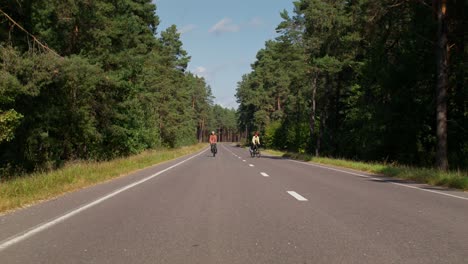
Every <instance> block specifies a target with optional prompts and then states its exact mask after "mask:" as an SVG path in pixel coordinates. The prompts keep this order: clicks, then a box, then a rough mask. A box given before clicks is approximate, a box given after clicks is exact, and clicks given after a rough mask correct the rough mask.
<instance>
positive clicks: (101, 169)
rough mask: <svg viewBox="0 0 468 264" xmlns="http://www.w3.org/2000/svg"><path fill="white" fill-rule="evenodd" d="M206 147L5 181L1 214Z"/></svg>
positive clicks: (1, 189)
mask: <svg viewBox="0 0 468 264" xmlns="http://www.w3.org/2000/svg"><path fill="white" fill-rule="evenodd" d="M205 147H206V144H198V145H194V146H189V147H182V148H178V149H161V150H149V151H145V152H143V153H141V154H138V155H135V156H131V157H127V158H120V159H115V160H112V161H107V162H75V163H71V164H68V165H66V166H65V167H63V168H61V169H58V170H55V171H51V172H47V173H34V174H30V175H26V176H22V177H16V178H12V179H8V180H3V181H1V182H0V213H1V212H5V211H8V210H12V209H16V208H20V207H24V206H26V205H29V204H32V203H34V202H37V201H42V200H47V199H51V198H53V197H56V196H59V195H61V194H63V193H66V192H70V191H74V190H78V189H81V188H84V187H87V186H91V185H94V184H97V183H100V182H103V181H106V180H110V179H113V178H116V177H119V176H123V175H126V174H129V173H131V172H134V171H136V170H139V169H143V168H145V167H149V166H151V165H154V164H157V163H161V162H164V161H168V160H171V159H174V158H178V157H181V156H184V155H187V154H190V153H194V152H196V151H198V150H201V149H202V148H205Z"/></svg>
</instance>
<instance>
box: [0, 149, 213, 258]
mask: <svg viewBox="0 0 468 264" xmlns="http://www.w3.org/2000/svg"><path fill="white" fill-rule="evenodd" d="M207 150H208V149H205V150H204V151H201V152H200V153H198V154H196V155H194V156H192V157H189V158H187V159H185V160H183V161H180V162H178V163H176V164H174V165H172V166H170V167H168V168H166V169H164V170H162V171H159V172H157V173H155V174H153V175H151V176H149V177H147V178H144V179H142V180H139V181H137V182H134V183H132V184H129V185H127V186H125V187H122V188H120V189H118V190H116V191H114V192H112V193H110V194H108V195H106V196H104V197H101V198H99V199H97V200H95V201H94V202H91V203H88V204H86V205H84V206H81V207H79V208H77V209H75V210H73V211H71V212H69V213H67V214H65V215H62V216H60V217H58V218H55V219H54V220H52V221H49V222H45V223H42V224H39V225H37V226H36V227H33V228H31V229H29V230H28V231H26V232H24V233H22V234H17V235H14V236H12V237H10V238H8V239H6V240H4V241H2V242H1V244H0V251H3V250H5V249H6V248H8V247H10V246H12V245H14V244H16V243H19V242H21V241H23V240H25V239H28V238H29V237H31V236H34V235H35V234H37V233H39V232H41V231H44V230H46V229H48V228H50V227H52V226H54V225H56V224H58V223H60V222H63V221H65V220H67V219H68V218H70V217H72V216H74V215H76V214H79V213H80V212H82V211H84V210H86V209H89V208H91V207H93V206H95V205H97V204H100V203H102V202H104V201H105V200H108V199H110V198H112V197H114V196H116V195H117V194H119V193H121V192H124V191H126V190H128V189H130V188H133V187H135V186H137V185H140V184H142V183H144V182H146V181H149V180H151V179H153V178H154V177H157V176H159V175H160V174H162V173H164V172H166V171H168V170H171V169H173V168H175V167H177V166H179V165H181V164H182V163H184V162H186V161H189V160H191V159H193V158H195V157H197V156H199V155H201V154H202V153H204V152H206V151H207Z"/></svg>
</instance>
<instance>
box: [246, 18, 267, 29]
mask: <svg viewBox="0 0 468 264" xmlns="http://www.w3.org/2000/svg"><path fill="white" fill-rule="evenodd" d="M263 24H264V22H263V20H262V19H261V18H259V17H254V18H252V19H251V20H250V21H249V26H251V27H261V26H263Z"/></svg>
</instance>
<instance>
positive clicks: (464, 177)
mask: <svg viewBox="0 0 468 264" xmlns="http://www.w3.org/2000/svg"><path fill="white" fill-rule="evenodd" d="M267 152H269V153H271V154H273V155H279V156H283V157H286V158H291V159H296V160H303V161H311V162H315V163H320V164H327V165H334V166H339V167H344V168H350V169H354V170H359V171H364V172H369V173H374V174H380V175H384V176H388V177H395V178H399V179H403V180H411V181H415V182H418V183H426V184H430V185H434V186H443V187H449V188H456V189H461V190H464V191H468V172H466V171H449V172H444V171H440V170H437V169H431V168H415V167H409V166H403V165H395V164H384V163H366V162H359V161H351V160H344V159H331V158H324V157H314V156H311V155H307V154H299V153H290V152H281V151H277V150H267Z"/></svg>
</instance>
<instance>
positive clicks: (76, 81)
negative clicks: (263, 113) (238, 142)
mask: <svg viewBox="0 0 468 264" xmlns="http://www.w3.org/2000/svg"><path fill="white" fill-rule="evenodd" d="M0 8H2V10H3V11H5V12H6V13H7V14H9V16H10V17H11V18H12V20H10V19H7V18H6V16H3V15H0V16H1V17H2V19H1V20H0V25H1V27H0V53H1V58H0V148H1V149H2V151H1V153H0V172H1V173H2V174H10V173H14V172H15V170H16V171H20V172H21V171H34V170H47V169H51V168H57V167H60V166H62V165H63V164H64V163H66V162H67V161H69V160H76V159H83V160H103V159H104V160H105V159H112V158H116V157H121V156H127V155H131V154H136V153H140V152H142V151H144V150H146V149H151V148H156V147H159V146H168V147H178V146H185V145H190V144H193V143H195V142H196V140H197V139H198V140H199V141H203V135H205V134H207V130H206V129H207V127H214V126H215V125H214V124H213V122H214V120H212V118H210V115H211V113H212V111H213V109H212V108H213V102H212V101H213V98H212V94H211V88H210V87H209V86H208V85H207V84H206V82H205V80H204V79H203V78H199V77H196V76H194V75H193V74H191V73H189V72H186V68H187V64H188V63H189V61H190V56H188V54H187V52H186V51H185V50H184V49H183V44H182V42H181V41H180V34H179V33H178V32H177V28H176V27H175V26H171V27H169V28H168V29H166V30H165V31H162V32H161V34H160V36H158V35H156V33H157V26H158V24H159V18H158V17H157V16H156V14H155V10H156V6H155V4H154V3H153V1H151V0H141V1H133V0H116V1H104V0H98V1H85V0H68V1H58V0H43V1H13V2H11V3H8V5H7V6H6V7H5V6H4V5H3V4H0ZM13 20H14V21H15V22H14V21H13ZM15 23H18V24H19V25H21V26H22V27H23V28H24V30H22V29H20V28H19V27H18V26H17V25H16V24H15ZM33 36H34V37H33ZM45 43H47V46H48V47H49V48H50V49H47V48H45ZM52 50H54V51H55V52H56V53H58V54H60V55H61V56H62V57H61V56H57V55H56V54H55V52H53V51H52ZM222 116H225V115H222ZM221 119H222V118H221ZM232 120H235V118H233V117H232V115H230V116H229V122H230V124H229V127H230V129H233V128H232V127H235V125H232V124H231V123H234V124H235V121H232ZM222 122H225V121H224V119H222Z"/></svg>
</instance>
